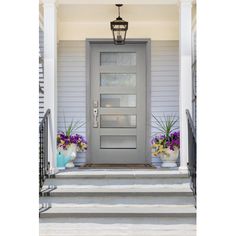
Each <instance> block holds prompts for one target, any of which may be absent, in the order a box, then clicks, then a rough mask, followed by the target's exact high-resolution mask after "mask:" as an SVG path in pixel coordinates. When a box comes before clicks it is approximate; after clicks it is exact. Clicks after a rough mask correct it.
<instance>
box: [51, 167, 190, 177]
mask: <svg viewBox="0 0 236 236" xmlns="http://www.w3.org/2000/svg"><path fill="white" fill-rule="evenodd" d="M55 177H56V178H119V177H121V178H176V177H178V178H188V173H186V172H181V171H178V170H169V171H168V170H166V171H161V170H93V169H90V170H79V169H77V170H71V171H70V170H66V171H61V172H59V173H57V174H56V176H55Z"/></svg>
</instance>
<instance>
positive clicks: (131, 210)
mask: <svg viewBox="0 0 236 236" xmlns="http://www.w3.org/2000/svg"><path fill="white" fill-rule="evenodd" d="M92 214H95V215H96V214H101V215H103V216H104V215H106V214H108V215H113V216H118V215H120V214H128V215H136V214H141V215H146V214H155V215H166V216H167V215H168V216H170V215H176V216H178V215H179V214H180V215H181V214H184V215H191V216H195V214H196V209H195V208H194V206H191V205H168V206H166V205H102V204H93V205H89V204H86V205H78V206H76V207H75V206H71V207H70V206H68V205H67V206H66V207H52V208H49V209H48V210H47V211H45V212H43V213H42V214H41V215H44V216H47V215H53V216H56V215H58V216H59V215H63V216H64V215H68V216H71V217H73V216H80V215H87V216H89V215H90V216H91V215H92Z"/></svg>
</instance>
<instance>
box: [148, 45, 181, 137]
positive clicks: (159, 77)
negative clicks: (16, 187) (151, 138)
mask: <svg viewBox="0 0 236 236" xmlns="http://www.w3.org/2000/svg"><path fill="white" fill-rule="evenodd" d="M151 63H152V65H151V77H152V80H151V83H152V88H151V111H152V113H153V114H154V115H155V116H157V117H159V118H161V119H163V117H164V116H165V115H166V116H168V115H175V116H176V117H177V118H178V116H179V44H178V41H152V46H151ZM152 125H155V124H154V118H152ZM177 126H178V124H177ZM156 132H158V130H157V129H155V128H152V134H154V133H156Z"/></svg>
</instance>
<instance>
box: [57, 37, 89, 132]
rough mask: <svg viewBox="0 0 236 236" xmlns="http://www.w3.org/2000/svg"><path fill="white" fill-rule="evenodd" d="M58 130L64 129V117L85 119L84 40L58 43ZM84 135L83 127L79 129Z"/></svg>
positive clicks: (67, 119)
mask: <svg viewBox="0 0 236 236" xmlns="http://www.w3.org/2000/svg"><path fill="white" fill-rule="evenodd" d="M57 89H58V117H57V118H58V130H64V117H65V119H66V125H67V126H68V125H69V123H70V122H71V120H74V121H83V122H85V121H86V116H85V115H86V107H85V104H86V80H85V41H60V42H59V45H58V82H57ZM79 133H80V134H82V135H85V127H82V128H81V129H80V130H79Z"/></svg>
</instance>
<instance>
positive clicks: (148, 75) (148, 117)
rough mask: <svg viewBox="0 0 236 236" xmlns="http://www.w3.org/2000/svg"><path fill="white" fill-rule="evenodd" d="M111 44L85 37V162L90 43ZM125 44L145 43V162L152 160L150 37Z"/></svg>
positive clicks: (88, 111) (89, 109)
mask: <svg viewBox="0 0 236 236" xmlns="http://www.w3.org/2000/svg"><path fill="white" fill-rule="evenodd" d="M99 43H101V44H108V43H111V44H113V40H112V39H86V138H87V141H88V150H87V153H86V163H90V162H91V151H90V150H91V149H90V148H89V141H90V135H91V126H90V120H91V119H90V117H91V107H90V104H91V96H90V95H91V92H90V89H91V81H90V74H91V72H90V62H91V56H90V54H91V44H99ZM126 43H127V44H145V46H146V80H147V83H146V84H147V86H146V111H147V114H146V121H147V124H146V153H145V155H146V156H145V160H146V163H151V162H152V156H151V148H150V139H151V40H150V39H127V40H126Z"/></svg>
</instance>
